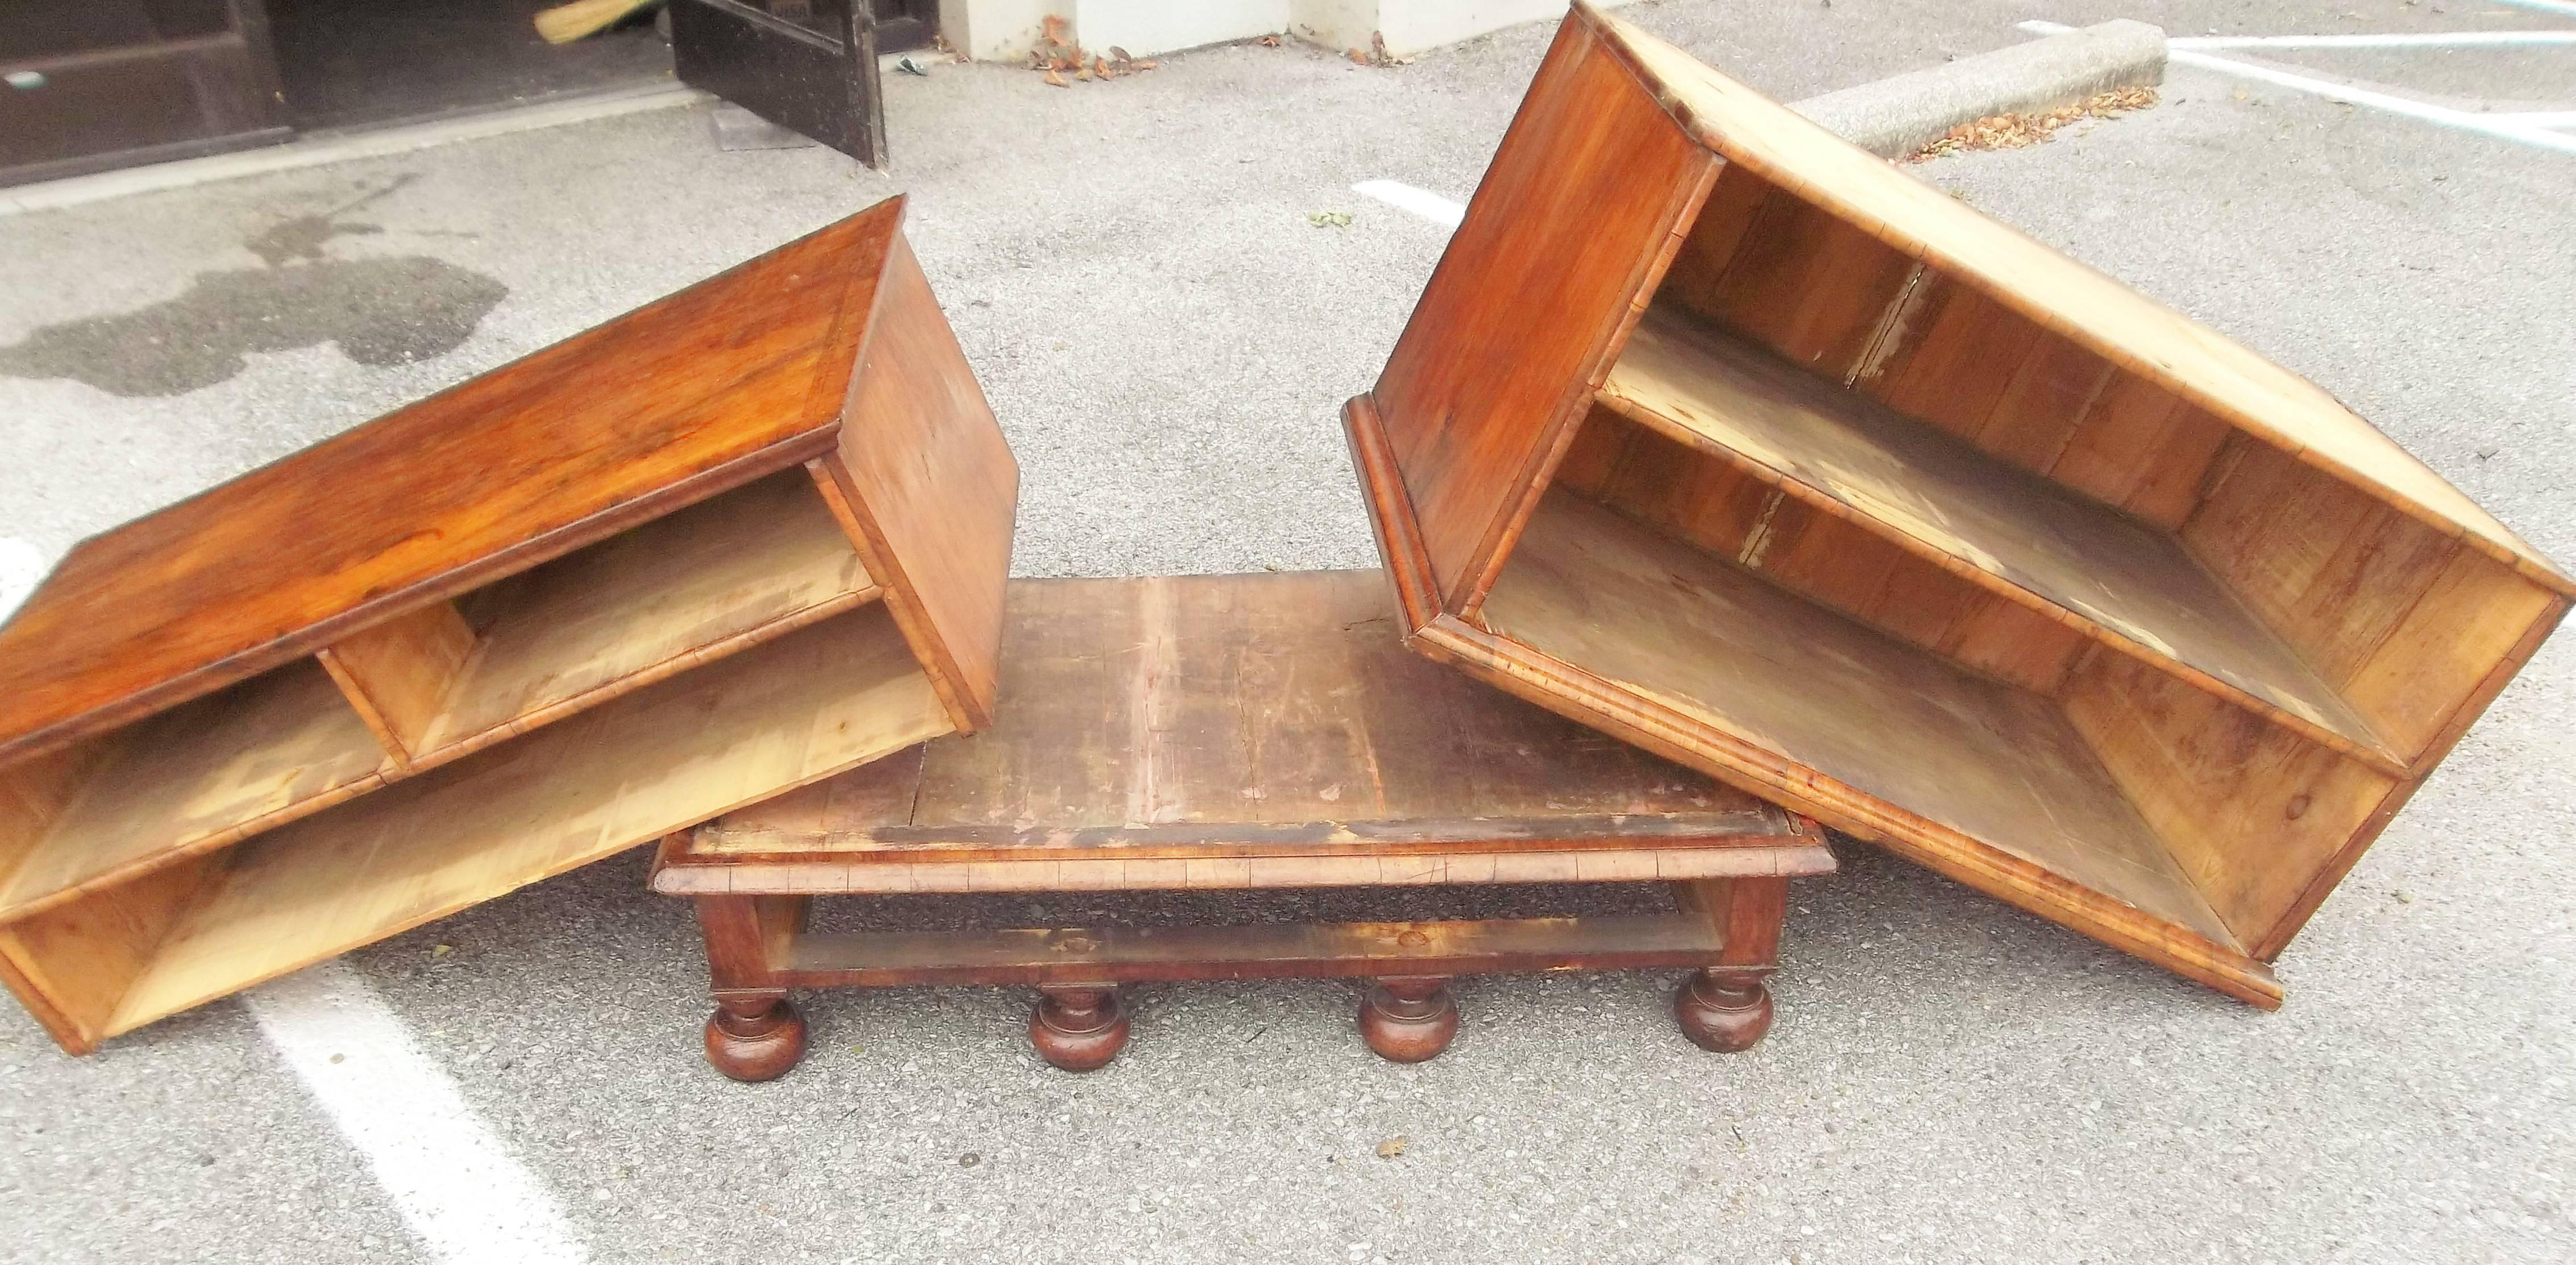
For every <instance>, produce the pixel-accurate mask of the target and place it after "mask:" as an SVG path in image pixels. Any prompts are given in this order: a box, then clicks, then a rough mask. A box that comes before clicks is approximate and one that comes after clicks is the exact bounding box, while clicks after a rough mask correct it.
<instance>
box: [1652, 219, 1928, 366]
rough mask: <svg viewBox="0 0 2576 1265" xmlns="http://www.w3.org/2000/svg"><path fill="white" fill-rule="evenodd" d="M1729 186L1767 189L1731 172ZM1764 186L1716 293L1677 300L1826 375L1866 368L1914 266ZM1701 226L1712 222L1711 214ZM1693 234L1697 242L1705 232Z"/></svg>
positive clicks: (1857, 232) (1721, 231)
mask: <svg viewBox="0 0 2576 1265" xmlns="http://www.w3.org/2000/svg"><path fill="white" fill-rule="evenodd" d="M1730 178H1733V179H1735V180H1737V181H1739V182H1742V181H1751V182H1753V183H1757V184H1758V183H1760V181H1759V179H1758V177H1752V176H1750V175H1749V173H1747V174H1744V175H1735V174H1734V173H1733V171H1732V170H1730V172H1729V173H1726V174H1722V175H1721V176H1720V177H1719V184H1720V185H1724V184H1726V183H1727V182H1728V180H1729V179H1730ZM1763 187H1764V188H1765V189H1767V190H1768V192H1767V194H1766V196H1765V197H1764V198H1763V200H1762V203H1761V206H1760V209H1759V211H1758V213H1757V214H1756V215H1755V217H1754V218H1753V220H1752V222H1751V223H1750V225H1749V226H1748V227H1747V228H1746V229H1745V230H1743V231H1742V233H1741V241H1740V243H1739V245H1738V246H1737V248H1736V251H1735V254H1734V257H1733V258H1732V259H1731V260H1729V261H1728V263H1727V267H1726V270H1725V271H1724V273H1723V274H1721V275H1720V276H1719V277H1718V279H1717V281H1716V283H1715V284H1714V285H1712V286H1708V287H1706V288H1705V289H1702V290H1699V291H1698V292H1697V293H1687V292H1686V293H1685V294H1684V295H1683V296H1680V297H1683V300H1684V302H1685V303H1686V304H1687V305H1688V306H1690V307H1691V308H1692V309H1693V310H1694V311H1696V312H1697V313H1698V314H1699V315H1701V316H1702V317H1704V318H1706V319H1708V320H1712V321H1715V322H1717V323H1718V324H1720V325H1724V326H1726V327H1728V328H1730V329H1733V330H1735V331H1737V332H1739V333H1741V334H1743V335H1745V336H1746V337H1748V338H1751V339H1753V340H1754V341H1756V342H1759V343H1761V344H1762V345H1763V346H1765V347H1769V348H1770V349H1772V350H1773V351H1776V352H1778V353H1779V354H1780V355H1781V356H1783V357H1785V358H1787V359H1788V360H1790V361H1793V362H1795V363H1797V364H1799V365H1803V366H1805V367H1807V368H1809V369H1812V370H1814V371H1815V372H1817V373H1819V374H1823V375H1824V376H1826V377H1830V378H1836V379H1839V378H1842V377H1844V376H1846V375H1848V374H1849V373H1850V372H1851V371H1852V369H1853V368H1854V367H1855V366H1856V365H1858V364H1859V362H1860V360H1861V358H1862V356H1863V354H1864V353H1866V352H1867V351H1868V350H1869V349H1870V346H1871V344H1872V343H1873V342H1874V341H1875V339H1876V337H1877V334H1878V332H1879V328H1880V326H1881V325H1883V324H1884V323H1885V322H1886V319H1887V315H1888V308H1889V306H1890V305H1891V304H1892V303H1894V302H1896V301H1897V299H1898V298H1899V297H1901V296H1902V295H1903V294H1904V293H1905V292H1906V290H1907V287H1908V285H1909V284H1910V283H1911V282H1912V280H1913V278H1914V273H1915V264H1914V261H1913V260H1911V259H1908V258H1906V257H1905V256H1904V255H1903V254H1901V253H1899V252H1897V251H1895V250H1893V249H1890V248H1889V247H1888V246H1887V245H1886V244H1885V243H1882V242H1880V241H1878V240H1877V239H1876V238H1873V237H1871V236H1870V235H1869V234H1867V233H1864V232H1862V231H1861V230H1859V229H1858V228H1855V227H1853V226H1852V225H1850V224H1848V223H1845V222H1844V221H1842V220H1839V219H1836V218H1834V217H1833V216H1831V215H1828V214H1826V213H1824V212H1823V211H1821V210H1818V209H1817V208H1815V207H1813V206H1811V205H1809V204H1808V203H1806V202H1804V201H1802V200H1800V199H1799V198H1797V197H1795V196H1792V195H1791V194H1789V193H1788V192H1786V191H1785V190H1782V189H1779V188H1777V187H1776V186H1769V185H1764V186H1763ZM1711 201H1712V202H1714V201H1715V197H1714V195H1712V197H1711ZM1731 209H1732V208H1731V207H1729V208H1721V210H1722V211H1723V210H1731ZM1700 218H1701V219H1702V220H1707V219H1709V218H1710V216H1709V212H1708V211H1707V209H1706V208H1703V209H1702V211H1701V214H1700ZM1727 227H1728V225H1726V223H1725V222H1724V218H1723V217H1722V216H1721V218H1720V222H1719V225H1718V230H1717V233H1716V234H1714V236H1723V235H1724V232H1725V229H1726V228H1727ZM1692 236H1693V238H1694V240H1696V239H1697V238H1698V237H1699V231H1698V230H1697V229H1694V230H1693V233H1692Z"/></svg>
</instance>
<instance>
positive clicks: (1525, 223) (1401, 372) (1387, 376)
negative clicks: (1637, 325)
mask: <svg viewBox="0 0 2576 1265" xmlns="http://www.w3.org/2000/svg"><path fill="white" fill-rule="evenodd" d="M1716 167H1717V165H1716V164H1715V163H1714V162H1713V161H1711V160H1710V158H1709V157H1708V155H1707V154H1706V153H1705V152H1703V151H1702V150H1701V149H1700V147H1699V146H1698V145H1697V144H1696V143H1694V142H1693V141H1691V140H1690V138H1688V137H1686V136H1684V135H1683V134H1682V133H1681V132H1680V131H1679V130H1678V129H1675V128H1674V127H1672V126H1671V125H1670V124H1669V123H1667V122H1665V121H1664V119H1663V117H1662V115H1661V113H1660V112H1659V111H1658V110H1657V109H1656V107H1655V104H1654V102H1653V101H1652V100H1651V99H1649V98H1647V97H1645V96H1643V95H1642V94H1640V93H1639V92H1638V91H1637V86H1636V83H1635V81H1634V80H1633V79H1631V78H1630V77H1629V76H1628V74H1627V73H1626V72H1625V71H1624V70H1623V69H1621V68H1620V67H1619V66H1618V65H1617V64H1615V63H1614V62H1612V61H1610V60H1608V59H1607V58H1605V57H1603V56H1601V55H1600V50H1599V49H1598V47H1597V37H1596V36H1595V35H1594V33H1593V32H1592V31H1591V29H1589V28H1588V27H1585V26H1583V25H1580V24H1576V23H1568V24H1567V25H1565V26H1564V27H1563V28H1561V29H1560V30H1559V31H1558V33H1557V38H1556V43H1555V44H1554V45H1553V46H1552V47H1550V48H1549V50H1548V54H1547V60H1546V61H1545V62H1544V63H1543V64H1542V65H1541V66H1540V68H1539V73H1538V79H1537V81H1536V82H1535V83H1534V84H1532V85H1531V88H1530V94H1529V97H1528V99H1527V100H1525V101H1523V102H1522V104H1521V109H1520V113H1519V114H1518V115H1517V116H1515V117H1514V119H1513V121H1512V126H1511V130H1510V131H1509V132H1507V133H1505V135H1504V137H1503V142H1502V147H1501V148H1500V150H1498V151H1497V152H1496V153H1495V155H1494V161H1493V164H1492V166H1491V167H1489V168H1488V169H1487V170H1486V173H1485V178H1484V180H1483V182H1482V183H1481V184H1479V185H1478V186H1477V190H1476V196H1475V199H1474V200H1473V201H1472V202H1471V203H1469V205H1468V208H1467V215H1466V219H1465V221H1464V222H1463V223H1461V224H1460V225H1459V227H1458V231H1457V232H1456V233H1455V234H1454V235H1452V236H1451V238H1450V239H1449V246H1448V249H1447V250H1446V251H1445V252H1443V254H1442V255H1441V258H1440V265H1439V267H1438V268H1437V269H1436V270H1435V271H1434V272H1433V273H1432V277H1431V282H1430V284H1429V286H1428V287H1426V288H1425V289H1424V290H1423V293H1422V299H1421V301H1420V302H1419V304H1417V305H1416V307H1415V308H1414V313H1413V319H1412V320H1411V321H1410V322H1409V323H1407V325H1406V327H1405V334H1404V337H1403V338H1401V339H1399V340H1398V341H1397V343H1396V346H1395V350H1394V352H1393V353H1392V354H1391V355H1390V356H1389V357H1388V359H1387V364H1386V369H1385V372H1383V373H1382V374H1380V375H1379V377H1378V382H1377V387H1376V390H1375V391H1374V393H1373V394H1374V396H1375V398H1376V402H1377V408H1378V409H1379V411H1380V413H1381V414H1382V415H1383V417H1384V419H1385V423H1384V424H1385V427H1386V430H1387V433H1388V436H1389V438H1390V440H1391V441H1392V442H1391V445H1390V446H1391V448H1392V450H1393V451H1394V453H1395V457H1396V461H1397V463H1398V465H1399V466H1400V467H1401V468H1402V469H1403V471H1404V478H1405V482H1406V484H1407V485H1408V486H1409V487H1410V488H1411V489H1412V493H1413V497H1414V503H1415V508H1416V510H1417V512H1418V513H1419V515H1420V521H1421V524H1422V528H1421V530H1422V537H1423V541H1424V544H1425V547H1426V548H1427V550H1428V551H1429V554H1430V557H1431V562H1432V573H1433V574H1434V575H1435V576H1436V577H1437V578H1438V587H1439V589H1440V590H1441V592H1442V593H1443V594H1444V595H1445V596H1446V597H1447V599H1448V600H1449V601H1451V602H1453V603H1458V604H1465V605H1472V604H1473V601H1474V600H1475V597H1476V596H1477V595H1478V594H1480V593H1481V592H1482V590H1483V587H1484V586H1485V584H1486V583H1488V582H1489V580H1490V578H1491V576H1490V573H1491V571H1492V566H1493V562H1494V561H1495V559H1496V556H1497V554H1498V552H1499V551H1500V550H1501V549H1502V548H1503V546H1504V543H1505V541H1506V540H1507V539H1508V537H1509V534H1510V532H1511V531H1512V530H1513V529H1514V528H1515V526H1516V524H1517V523H1518V521H1519V519H1520V518H1521V517H1523V516H1524V515H1525V514H1526V512H1527V506H1528V503H1529V499H1530V495H1531V492H1532V490H1533V486H1534V484H1535V482H1536V481H1537V480H1538V479H1539V478H1540V477H1541V475H1542V474H1543V472H1544V470H1545V467H1546V465H1547V464H1548V463H1550V462H1551V461H1552V460H1553V457H1554V454H1555V452H1556V450H1557V449H1558V448H1560V447H1561V446H1562V444H1563V442H1564V440H1565V439H1566V438H1567V437H1568V436H1569V434H1570V432H1571V428H1572V426H1573V424H1574V423H1575V422H1576V421H1579V420H1580V417H1581V412H1582V408H1583V394H1584V393H1585V392H1586V391H1588V390H1589V389H1590V388H1591V386H1592V384H1593V383H1595V382H1597V381H1598V380H1599V378H1600V375H1601V373H1602V372H1603V370H1605V369H1606V368H1607V367H1608V358H1609V354H1610V351H1611V349H1612V345H1613V343H1614V342H1615V338H1616V335H1617V332H1618V331H1619V330H1620V329H1622V328H1624V326H1625V324H1626V322H1628V321H1629V320H1631V319H1633V317H1634V313H1635V309H1636V307H1637V306H1638V305H1640V304H1642V303H1643V301H1644V296H1645V295H1646V294H1648V293H1650V292H1651V291H1652V290H1653V288H1654V279H1655V276H1656V275H1657V274H1658V273H1659V271H1660V268H1661V261H1662V260H1663V259H1664V258H1665V257H1666V256H1668V255H1669V253H1670V251H1671V250H1672V249H1674V248H1675V247H1676V246H1677V245H1678V240H1679V239H1678V229H1679V228H1680V227H1681V226H1682V225H1683V224H1685V223H1687V217H1688V212H1689V210H1690V208H1691V207H1692V206H1693V205H1695V204H1696V202H1697V199H1698V196H1699V192H1700V191H1701V190H1703V189H1705V187H1706V186H1707V184H1708V182H1709V181H1710V180H1711V179H1713V178H1714V176H1715V174H1716ZM1534 260H1546V261H1548V262H1549V266H1547V267H1543V268H1542V267H1532V266H1530V264H1531V262H1532V261H1534Z"/></svg>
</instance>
